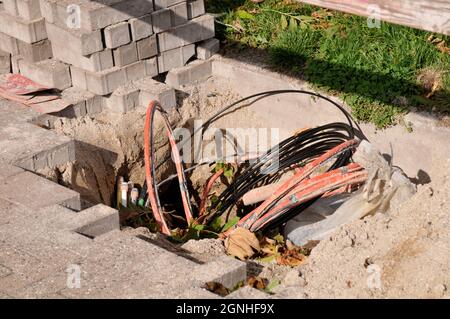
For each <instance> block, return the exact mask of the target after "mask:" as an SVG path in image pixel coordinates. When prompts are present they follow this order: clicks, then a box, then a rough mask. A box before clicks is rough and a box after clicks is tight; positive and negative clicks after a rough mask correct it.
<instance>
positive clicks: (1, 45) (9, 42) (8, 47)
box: [0, 32, 19, 55]
mask: <svg viewBox="0 0 450 319" xmlns="http://www.w3.org/2000/svg"><path fill="white" fill-rule="evenodd" d="M0 50H2V51H5V52H8V53H11V54H12V55H18V54H19V46H18V44H17V39H16V38H13V37H11V36H9V35H7V34H4V33H2V32H0Z"/></svg>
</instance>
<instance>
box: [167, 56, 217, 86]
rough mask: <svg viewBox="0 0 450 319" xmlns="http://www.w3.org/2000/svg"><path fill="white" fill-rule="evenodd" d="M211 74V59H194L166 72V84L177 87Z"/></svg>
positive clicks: (204, 78)
mask: <svg viewBox="0 0 450 319" xmlns="http://www.w3.org/2000/svg"><path fill="white" fill-rule="evenodd" d="M211 75H212V63H211V61H201V60H196V61H193V62H191V63H189V64H188V65H186V66H184V67H181V68H175V69H171V70H170V71H169V73H168V74H167V77H166V84H168V85H170V86H173V87H174V88H177V89H179V88H181V87H183V86H185V85H189V84H194V83H197V82H199V81H202V80H206V79H207V78H209V77H210V76H211Z"/></svg>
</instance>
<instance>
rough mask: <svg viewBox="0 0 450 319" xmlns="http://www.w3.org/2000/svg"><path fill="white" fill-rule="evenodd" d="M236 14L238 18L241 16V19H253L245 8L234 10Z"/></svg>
mask: <svg viewBox="0 0 450 319" xmlns="http://www.w3.org/2000/svg"><path fill="white" fill-rule="evenodd" d="M236 14H237V16H238V17H239V18H241V19H243V20H254V19H255V17H254V16H253V15H252V14H251V13H249V12H247V11H245V10H238V11H236Z"/></svg>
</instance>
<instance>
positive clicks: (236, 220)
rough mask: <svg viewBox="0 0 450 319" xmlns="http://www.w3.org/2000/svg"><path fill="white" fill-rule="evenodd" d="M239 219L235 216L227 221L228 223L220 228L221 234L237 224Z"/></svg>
mask: <svg viewBox="0 0 450 319" xmlns="http://www.w3.org/2000/svg"><path fill="white" fill-rule="evenodd" d="M239 219H240V218H239V217H237V216H235V217H233V218H232V219H230V220H229V221H228V223H226V224H225V225H224V226H223V228H222V232H226V231H227V230H228V229H230V228H231V227H233V226H235V225H236V224H237V223H238V222H239Z"/></svg>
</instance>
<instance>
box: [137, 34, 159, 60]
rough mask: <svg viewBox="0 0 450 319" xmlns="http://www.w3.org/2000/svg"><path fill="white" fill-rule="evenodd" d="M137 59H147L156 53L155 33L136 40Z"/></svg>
mask: <svg viewBox="0 0 450 319" xmlns="http://www.w3.org/2000/svg"><path fill="white" fill-rule="evenodd" d="M136 46H137V52H138V58H139V60H144V59H148V58H151V57H154V56H156V55H157V54H158V44H157V42H156V35H153V36H151V37H149V38H145V39H142V40H139V41H138V42H136Z"/></svg>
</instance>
